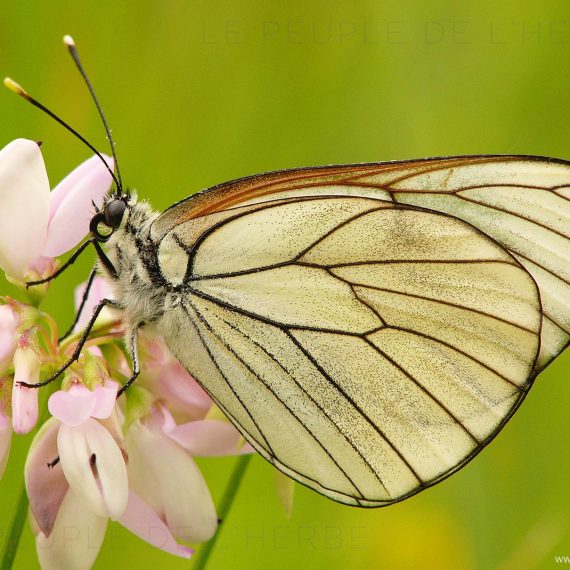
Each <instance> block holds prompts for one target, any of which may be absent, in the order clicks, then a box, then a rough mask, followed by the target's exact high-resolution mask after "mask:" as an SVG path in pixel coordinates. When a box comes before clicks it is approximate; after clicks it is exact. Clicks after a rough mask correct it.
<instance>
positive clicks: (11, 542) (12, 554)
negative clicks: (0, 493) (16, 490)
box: [0, 485, 28, 570]
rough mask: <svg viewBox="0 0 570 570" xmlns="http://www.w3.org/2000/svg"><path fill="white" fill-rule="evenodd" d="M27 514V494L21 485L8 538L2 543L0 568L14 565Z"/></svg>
mask: <svg viewBox="0 0 570 570" xmlns="http://www.w3.org/2000/svg"><path fill="white" fill-rule="evenodd" d="M27 515H28V495H27V494H26V487H25V486H24V485H22V488H21V490H20V498H19V499H18V504H17V506H16V512H15V513H14V516H13V517H12V524H11V526H10V533H9V534H8V538H7V539H6V543H5V544H4V552H3V553H2V563H1V565H0V569H1V570H10V569H11V568H12V566H13V565H14V560H15V558H16V553H17V552H18V545H19V544H20V538H21V536H22V531H23V530H24V524H25V522H26V517H27Z"/></svg>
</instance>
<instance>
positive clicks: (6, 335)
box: [0, 305, 18, 372]
mask: <svg viewBox="0 0 570 570" xmlns="http://www.w3.org/2000/svg"><path fill="white" fill-rule="evenodd" d="M17 327H18V317H17V315H16V313H15V311H14V309H13V308H12V307H11V306H10V305H0V372H1V371H2V370H3V369H4V368H5V367H6V366H7V365H8V362H9V359H10V358H11V357H12V354H13V353H14V350H16V344H17V342H18V334H17V330H16V329H17Z"/></svg>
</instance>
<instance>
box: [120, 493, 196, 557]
mask: <svg viewBox="0 0 570 570" xmlns="http://www.w3.org/2000/svg"><path fill="white" fill-rule="evenodd" d="M119 522H120V523H121V524H122V525H123V526H124V527H125V528H127V529H128V530H130V531H131V532H132V533H133V534H135V535H137V536H138V537H139V538H142V539H143V540H144V541H146V542H148V543H149V544H151V545H152V546H154V547H155V548H160V549H161V550H164V551H165V552H169V553H170V554H174V555H175V556H181V557H182V558H190V557H191V556H192V554H194V550H193V549H192V548H188V547H187V546H183V545H181V544H178V543H177V542H176V539H175V538H174V536H173V535H172V533H171V532H170V529H169V528H168V526H166V523H165V522H164V521H163V520H162V519H161V518H160V517H159V516H158V515H157V513H156V512H155V511H154V510H153V509H152V508H151V507H150V506H149V505H147V503H145V502H144V501H143V500H142V499H141V498H140V497H139V496H138V495H137V494H136V493H135V492H134V491H130V492H129V502H128V504H127V510H126V511H125V512H124V514H123V516H122V517H121V518H120V519H119Z"/></svg>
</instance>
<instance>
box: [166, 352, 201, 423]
mask: <svg viewBox="0 0 570 570" xmlns="http://www.w3.org/2000/svg"><path fill="white" fill-rule="evenodd" d="M156 391H157V393H158V394H159V395H160V396H162V397H164V398H165V399H166V400H168V404H169V407H171V408H172V409H173V410H175V411H179V412H181V413H183V414H185V415H186V416H188V419H192V420H194V419H202V418H203V417H204V416H205V415H206V413H207V412H208V410H209V409H210V407H211V405H212V400H211V399H210V397H209V396H208V394H206V392H205V391H204V390H203V389H202V388H201V387H200V385H199V384H198V383H197V382H196V380H194V378H192V376H190V374H188V372H187V371H186V369H185V368H184V367H183V366H182V364H180V362H178V360H176V359H175V358H174V357H171V358H170V360H169V361H168V362H166V363H164V364H163V365H162V367H161V369H160V371H159V375H158V380H157V383H156Z"/></svg>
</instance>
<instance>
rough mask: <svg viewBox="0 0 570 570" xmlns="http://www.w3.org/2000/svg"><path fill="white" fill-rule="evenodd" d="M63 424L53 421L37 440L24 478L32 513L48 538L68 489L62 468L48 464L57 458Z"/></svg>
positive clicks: (46, 425)
mask: <svg viewBox="0 0 570 570" xmlns="http://www.w3.org/2000/svg"><path fill="white" fill-rule="evenodd" d="M60 425H61V424H60V422H59V421H58V420H56V419H55V418H50V419H49V420H48V421H47V422H46V423H45V424H44V425H43V426H42V427H41V429H40V431H39V432H38V433H37V434H36V436H35V437H34V441H33V442H32V445H31V446H30V450H29V452H28V457H27V458H26V466H25V468H24V477H25V482H26V491H27V493H28V497H29V498H30V509H31V511H32V515H33V517H34V519H35V521H36V523H37V524H38V527H39V528H40V530H41V531H42V532H43V534H44V535H45V536H49V535H50V534H51V532H52V530H53V526H54V524H55V520H56V517H57V514H58V512H59V509H60V506H61V503H62V501H63V498H64V497H65V494H66V493H67V490H68V489H69V485H68V484H67V481H66V479H65V475H64V474H63V470H62V468H61V465H60V464H59V463H57V464H56V465H53V467H50V465H49V464H51V462H53V461H54V460H55V459H56V458H57V432H58V431H59V426H60Z"/></svg>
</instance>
